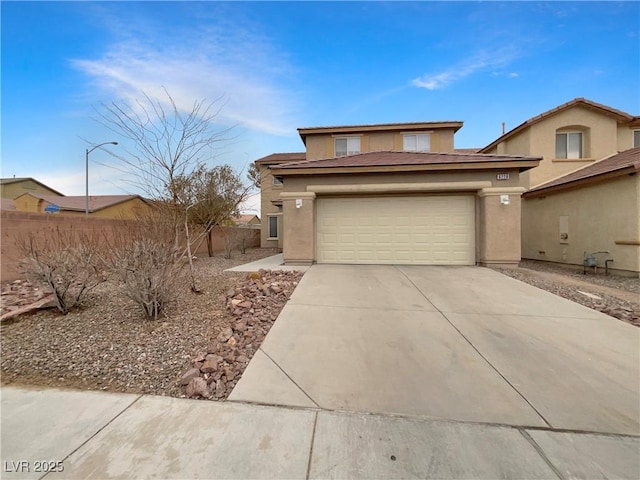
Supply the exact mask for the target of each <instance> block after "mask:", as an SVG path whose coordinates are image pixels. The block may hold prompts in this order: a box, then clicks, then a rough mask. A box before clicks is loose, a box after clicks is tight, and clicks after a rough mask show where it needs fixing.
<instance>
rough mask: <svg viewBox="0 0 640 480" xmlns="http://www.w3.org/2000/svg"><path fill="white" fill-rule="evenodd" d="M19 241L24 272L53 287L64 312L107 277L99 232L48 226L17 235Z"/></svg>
mask: <svg viewBox="0 0 640 480" xmlns="http://www.w3.org/2000/svg"><path fill="white" fill-rule="evenodd" d="M16 245H17V247H18V250H19V252H20V254H21V256H22V257H23V258H22V259H21V260H20V262H19V268H20V270H21V272H22V273H23V274H24V275H25V276H26V277H27V278H28V279H29V280H30V281H31V282H34V283H38V284H41V285H44V286H45V287H47V288H48V289H49V290H51V292H52V293H53V295H54V298H55V301H56V306H57V307H58V310H60V312H61V313H63V314H67V313H68V312H69V309H71V308H73V307H74V306H76V305H78V304H79V303H80V302H81V301H82V300H83V298H84V297H85V295H86V294H87V293H88V292H89V291H91V290H92V289H93V288H95V287H96V286H97V285H99V284H100V283H102V282H104V281H105V280H106V275H105V268H106V266H105V263H104V256H103V255H102V251H101V248H102V247H101V246H102V245H103V243H102V241H101V235H100V234H99V233H97V232H91V233H87V232H80V231H78V230H76V229H74V228H73V227H68V228H61V227H56V228H49V229H47V230H45V231H43V232H40V233H39V234H38V235H36V234H34V233H30V234H28V235H26V236H25V237H21V238H18V239H16Z"/></svg>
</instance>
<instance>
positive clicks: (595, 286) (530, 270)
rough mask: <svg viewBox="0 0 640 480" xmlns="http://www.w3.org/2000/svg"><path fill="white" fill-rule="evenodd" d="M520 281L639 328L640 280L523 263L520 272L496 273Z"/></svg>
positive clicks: (545, 264)
mask: <svg viewBox="0 0 640 480" xmlns="http://www.w3.org/2000/svg"><path fill="white" fill-rule="evenodd" d="M496 270H498V271H500V272H501V273H503V274H505V275H508V276H510V277H513V278H516V279H518V280H520V281H523V282H525V283H528V284H530V285H533V286H535V287H538V288H541V289H542V290H546V291H548V292H551V293H554V294H556V295H559V296H561V297H564V298H567V299H569V300H572V301H574V302H576V303H580V304H581V305H585V306H587V307H589V308H593V309H594V310H598V311H600V312H603V313H606V314H607V315H610V316H612V317H615V318H618V319H619V320H622V321H625V322H628V323H631V324H632V325H636V326H640V278H638V277H635V278H633V277H624V276H620V275H604V272H599V273H597V274H595V273H593V271H589V272H587V274H583V270H582V269H575V268H567V267H564V266H562V265H556V264H553V263H547V262H537V261H534V260H524V261H522V262H521V263H520V266H519V267H518V268H514V269H508V268H505V269H496Z"/></svg>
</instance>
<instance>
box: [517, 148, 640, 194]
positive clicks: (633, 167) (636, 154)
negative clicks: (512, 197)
mask: <svg viewBox="0 0 640 480" xmlns="http://www.w3.org/2000/svg"><path fill="white" fill-rule="evenodd" d="M639 171H640V147H636V148H632V149H630V150H625V151H624V152H620V153H618V154H616V155H612V156H610V157H607V158H603V159H602V160H599V161H597V162H595V163H592V164H590V165H587V166H586V167H582V168H579V169H578V170H574V171H573V172H571V173H568V174H566V175H563V176H562V177H559V178H556V179H554V180H551V181H550V182H547V183H543V184H542V185H538V186H536V187H534V188H532V189H530V190H529V191H528V192H526V193H525V194H524V196H525V197H535V196H539V195H542V194H546V193H551V192H554V191H559V190H566V189H569V188H575V187H578V186H582V185H585V184H591V183H593V182H594V181H597V180H603V179H607V178H615V177H619V176H622V175H627V174H630V173H636V172H639Z"/></svg>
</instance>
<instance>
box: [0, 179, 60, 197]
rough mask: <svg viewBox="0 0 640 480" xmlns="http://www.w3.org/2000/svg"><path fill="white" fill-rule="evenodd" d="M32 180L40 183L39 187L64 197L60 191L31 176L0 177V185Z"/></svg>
mask: <svg viewBox="0 0 640 480" xmlns="http://www.w3.org/2000/svg"><path fill="white" fill-rule="evenodd" d="M29 180H30V181H32V182H34V183H37V184H38V185H40V186H41V187H44V188H46V189H47V190H51V191H52V192H54V193H55V194H57V195H60V196H61V197H64V193H60V192H58V191H57V190H54V189H53V188H51V187H50V186H49V185H45V184H44V183H42V182H39V181H38V180H36V179H35V178H32V177H13V178H0V185H9V184H11V183H21V182H26V181H29Z"/></svg>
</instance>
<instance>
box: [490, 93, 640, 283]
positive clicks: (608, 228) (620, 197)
mask: <svg viewBox="0 0 640 480" xmlns="http://www.w3.org/2000/svg"><path fill="white" fill-rule="evenodd" d="M639 146H640V117H637V116H632V115H630V114H628V113H625V112H622V111H620V110H617V109H614V108H611V107H608V106H606V105H602V104H599V103H596V102H593V101H591V100H587V99H584V98H576V99H574V100H571V101H570V102H567V103H565V104H563V105H560V106H558V107H556V108H553V109H551V110H549V111H547V112H544V113H542V114H540V115H537V116H535V117H533V118H531V119H529V120H527V121H525V122H524V123H522V124H520V125H519V126H517V127H516V128H514V129H513V130H511V131H509V132H507V133H505V134H503V135H502V136H501V137H499V138H498V139H496V140H495V141H493V142H492V143H490V144H489V145H487V146H486V147H484V148H483V149H481V150H480V152H481V153H494V154H495V153H498V154H500V153H508V154H514V155H534V156H540V157H542V161H541V162H540V166H538V167H536V168H533V169H531V170H529V171H528V172H525V173H524V174H523V175H522V180H523V186H524V187H526V188H527V189H528V190H529V192H528V193H526V194H525V195H524V198H523V205H522V257H523V258H527V259H538V260H547V261H553V262H559V263H566V264H575V265H582V264H583V259H584V256H585V254H591V253H593V252H596V251H608V252H609V253H608V254H600V255H597V256H596V258H597V261H598V265H599V266H600V267H603V266H604V261H605V260H606V259H607V258H610V259H613V263H611V266H612V267H613V268H614V269H616V270H619V271H620V273H625V272H627V273H632V274H637V273H639V272H640V267H639V260H638V257H639V255H640V246H639V242H640V232H639V231H638V218H639V217H640V205H639V199H638V191H639V190H638V188H639V187H638V185H639V184H638V177H637V175H636V170H634V168H635V167H634V166H633V165H636V164H637V162H640V158H639V154H638V150H637V149H634V147H639ZM619 152H623V153H620V154H619ZM618 154H619V155H618Z"/></svg>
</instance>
